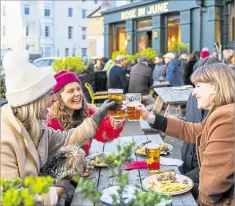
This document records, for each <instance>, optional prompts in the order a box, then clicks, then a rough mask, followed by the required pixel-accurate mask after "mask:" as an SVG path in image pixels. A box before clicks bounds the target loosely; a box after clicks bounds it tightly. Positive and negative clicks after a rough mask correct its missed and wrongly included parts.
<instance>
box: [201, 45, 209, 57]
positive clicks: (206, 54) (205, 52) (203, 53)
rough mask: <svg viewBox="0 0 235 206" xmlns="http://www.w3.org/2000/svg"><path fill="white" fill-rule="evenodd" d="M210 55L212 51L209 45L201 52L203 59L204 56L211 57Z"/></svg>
mask: <svg viewBox="0 0 235 206" xmlns="http://www.w3.org/2000/svg"><path fill="white" fill-rule="evenodd" d="M209 56H210V51H209V49H208V48H207V47H204V48H203V49H202V51H201V53H200V58H201V59H203V58H206V57H209Z"/></svg>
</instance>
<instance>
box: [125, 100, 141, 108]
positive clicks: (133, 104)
mask: <svg viewBox="0 0 235 206" xmlns="http://www.w3.org/2000/svg"><path fill="white" fill-rule="evenodd" d="M140 105H141V104H140V102H137V101H133V102H129V103H128V104H127V106H128V107H139V106H140Z"/></svg>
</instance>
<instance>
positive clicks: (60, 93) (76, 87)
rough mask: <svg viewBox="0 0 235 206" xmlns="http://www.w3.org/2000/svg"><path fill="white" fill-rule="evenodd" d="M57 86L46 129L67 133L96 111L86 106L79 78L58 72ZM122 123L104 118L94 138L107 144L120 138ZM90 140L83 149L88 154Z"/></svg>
mask: <svg viewBox="0 0 235 206" xmlns="http://www.w3.org/2000/svg"><path fill="white" fill-rule="evenodd" d="M55 79H56V81H57V84H56V85H55V87H54V92H55V94H56V97H57V101H56V102H54V103H53V105H52V107H51V110H50V115H49V118H48V120H47V122H46V124H47V126H48V127H52V128H53V129H59V130H61V131H64V130H65V131H67V130H69V129H71V128H75V127H77V126H78V125H80V124H81V123H82V122H83V121H84V120H85V119H86V118H87V117H89V116H91V115H93V114H94V113H95V111H96V110H97V109H96V108H95V106H94V105H91V104H88V103H87V102H86V99H85V97H84V95H83V92H82V85H81V82H80V80H79V78H78V77H77V76H76V75H75V74H74V73H73V72H68V71H64V70H62V71H60V72H58V73H57V74H56V75H55ZM124 123H125V122H124V121H121V122H117V121H115V120H114V119H113V118H112V117H110V116H106V117H105V118H104V120H103V121H102V122H101V124H100V125H99V127H98V128H97V130H96V134H95V135H94V138H95V139H96V140H98V141H101V142H108V141H111V140H113V139H115V138H117V137H119V136H120V133H121V132H122V130H123V126H124ZM90 146H91V140H90V141H88V142H87V143H86V144H85V145H84V146H83V149H84V150H85V152H86V154H87V155H88V154H89V149H90Z"/></svg>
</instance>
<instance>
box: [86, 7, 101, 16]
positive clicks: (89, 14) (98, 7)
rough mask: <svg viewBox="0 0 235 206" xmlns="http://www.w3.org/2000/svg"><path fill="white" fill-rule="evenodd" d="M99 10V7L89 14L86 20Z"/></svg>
mask: <svg viewBox="0 0 235 206" xmlns="http://www.w3.org/2000/svg"><path fill="white" fill-rule="evenodd" d="M99 9H101V6H99V7H98V8H97V9H95V10H94V11H93V12H91V13H90V14H89V15H88V16H87V18H90V17H91V16H92V15H93V14H94V13H95V12H97V11H98V10H99Z"/></svg>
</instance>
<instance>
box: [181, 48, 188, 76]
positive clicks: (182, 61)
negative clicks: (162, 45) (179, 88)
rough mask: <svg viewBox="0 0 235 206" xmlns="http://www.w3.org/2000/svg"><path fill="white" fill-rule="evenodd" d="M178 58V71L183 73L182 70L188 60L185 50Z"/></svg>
mask: <svg viewBox="0 0 235 206" xmlns="http://www.w3.org/2000/svg"><path fill="white" fill-rule="evenodd" d="M179 60H180V61H181V66H180V71H181V74H182V75H183V74H184V70H185V64H186V62H187V61H188V60H189V55H188V53H187V52H182V54H181V55H180V57H179Z"/></svg>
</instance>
